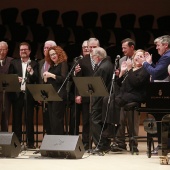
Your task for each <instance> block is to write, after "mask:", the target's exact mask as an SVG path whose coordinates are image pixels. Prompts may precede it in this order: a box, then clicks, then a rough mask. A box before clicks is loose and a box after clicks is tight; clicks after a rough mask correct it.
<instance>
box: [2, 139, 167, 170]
mask: <svg viewBox="0 0 170 170" xmlns="http://www.w3.org/2000/svg"><path fill="white" fill-rule="evenodd" d="M34 153H35V150H29V151H23V152H21V153H20V154H19V155H18V157H16V158H0V167H1V169H5V170H14V169H17V170H30V169H31V170H47V169H49V170H52V169H58V170H87V169H88V170H105V169H107V170H109V169H110V170H111V169H118V170H124V169H125V170H137V169H143V170H152V169H154V170H159V169H161V170H169V168H170V162H169V165H160V159H159V156H152V157H151V158H148V157H147V154H146V143H145V142H139V155H131V153H130V152H119V153H115V152H114V153H113V152H109V153H107V154H105V155H104V156H98V155H90V154H89V153H85V154H84V155H83V157H82V159H59V158H50V157H42V156H41V154H40V153H38V154H34ZM168 156H169V157H170V155H168Z"/></svg>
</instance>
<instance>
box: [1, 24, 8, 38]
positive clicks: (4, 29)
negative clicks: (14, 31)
mask: <svg viewBox="0 0 170 170" xmlns="http://www.w3.org/2000/svg"><path fill="white" fill-rule="evenodd" d="M6 32H7V29H6V27H5V26H4V25H0V41H4V40H5V35H6Z"/></svg>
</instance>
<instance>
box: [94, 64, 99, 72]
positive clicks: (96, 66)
mask: <svg viewBox="0 0 170 170" xmlns="http://www.w3.org/2000/svg"><path fill="white" fill-rule="evenodd" d="M97 68H98V64H95V65H94V72H95V71H96V70H97Z"/></svg>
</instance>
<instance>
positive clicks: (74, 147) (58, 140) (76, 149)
mask: <svg viewBox="0 0 170 170" xmlns="http://www.w3.org/2000/svg"><path fill="white" fill-rule="evenodd" d="M84 152H85V150H84V146H83V143H82V140H81V138H80V137H79V136H67V135H45V136H44V138H43V141H42V144H41V147H40V153H41V155H42V156H45V157H58V158H68V159H80V158H82V156H83V154H84Z"/></svg>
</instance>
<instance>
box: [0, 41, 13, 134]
mask: <svg viewBox="0 0 170 170" xmlns="http://www.w3.org/2000/svg"><path fill="white" fill-rule="evenodd" d="M7 53H8V44H7V43H6V42H5V41H1V42H0V74H8V68H9V65H10V62H11V60H12V59H13V58H11V57H8V56H7ZM3 102H4V104H5V108H3V107H2V104H3ZM2 109H3V110H2ZM0 112H2V115H1V131H2V132H7V131H8V120H9V116H10V112H11V102H10V99H9V95H8V93H6V94H5V101H3V94H2V93H1V92H0Z"/></svg>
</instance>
